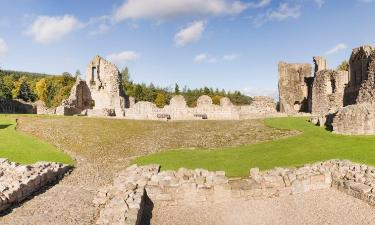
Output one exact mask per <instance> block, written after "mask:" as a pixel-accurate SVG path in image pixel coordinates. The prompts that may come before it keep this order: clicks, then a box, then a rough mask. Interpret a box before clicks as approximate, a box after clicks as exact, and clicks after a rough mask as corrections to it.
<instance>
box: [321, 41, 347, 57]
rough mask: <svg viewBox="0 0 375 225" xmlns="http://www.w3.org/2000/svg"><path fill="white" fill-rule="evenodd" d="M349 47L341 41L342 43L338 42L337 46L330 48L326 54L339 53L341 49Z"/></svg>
mask: <svg viewBox="0 0 375 225" xmlns="http://www.w3.org/2000/svg"><path fill="white" fill-rule="evenodd" d="M347 48H348V46H346V44H344V43H340V44H337V45H336V46H335V47H333V48H331V49H330V50H328V51H327V52H326V53H325V54H326V55H331V54H334V53H337V52H339V51H342V50H345V49H347Z"/></svg>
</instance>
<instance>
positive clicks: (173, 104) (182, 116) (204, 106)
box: [125, 95, 239, 120]
mask: <svg viewBox="0 0 375 225" xmlns="http://www.w3.org/2000/svg"><path fill="white" fill-rule="evenodd" d="M125 118H128V119H144V120H170V119H172V120H201V119H210V120H238V119H239V110H238V107H236V106H233V105H232V103H231V102H230V100H229V99H228V98H222V99H221V101H220V105H214V104H213V103H212V99H211V97H209V96H207V95H203V96H200V97H199V98H198V100H197V107H195V108H190V107H188V106H187V104H186V101H185V98H184V97H183V96H180V95H177V96H174V97H173V98H172V99H171V101H170V104H169V105H166V106H165V107H164V108H158V107H156V105H155V104H154V103H151V102H144V101H141V102H137V103H135V104H134V105H133V106H132V107H130V108H127V109H125Z"/></svg>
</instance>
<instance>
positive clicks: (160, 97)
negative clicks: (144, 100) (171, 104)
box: [154, 93, 167, 108]
mask: <svg viewBox="0 0 375 225" xmlns="http://www.w3.org/2000/svg"><path fill="white" fill-rule="evenodd" d="M154 103H155V105H156V106H157V107H159V108H163V107H164V106H165V105H166V104H167V100H166V97H165V94H164V93H158V94H157V95H156V98H155V102H154Z"/></svg>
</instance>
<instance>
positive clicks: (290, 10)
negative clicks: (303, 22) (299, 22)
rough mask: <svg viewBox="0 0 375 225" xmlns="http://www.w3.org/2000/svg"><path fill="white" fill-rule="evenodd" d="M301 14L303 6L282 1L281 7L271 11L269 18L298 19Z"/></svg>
mask: <svg viewBox="0 0 375 225" xmlns="http://www.w3.org/2000/svg"><path fill="white" fill-rule="evenodd" d="M300 15H301V8H300V6H298V5H295V6H290V5H289V4H288V3H281V4H280V5H279V8H277V9H276V10H274V11H270V13H269V14H268V18H269V19H270V20H274V21H282V20H285V19H288V18H293V19H297V18H298V17H299V16H300Z"/></svg>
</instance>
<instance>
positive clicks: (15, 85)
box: [0, 67, 251, 107]
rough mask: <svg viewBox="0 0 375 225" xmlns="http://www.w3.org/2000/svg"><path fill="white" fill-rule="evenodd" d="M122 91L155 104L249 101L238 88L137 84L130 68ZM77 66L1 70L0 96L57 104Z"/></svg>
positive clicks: (124, 74) (124, 73)
mask: <svg viewBox="0 0 375 225" xmlns="http://www.w3.org/2000/svg"><path fill="white" fill-rule="evenodd" d="M121 73H122V77H123V81H122V86H123V89H124V92H125V94H126V95H128V96H132V97H134V98H135V101H136V102H138V101H148V102H153V103H155V104H156V106H158V107H164V106H165V105H167V104H169V101H170V99H171V98H172V97H173V96H174V95H182V96H184V97H185V100H186V102H187V105H188V106H190V107H195V106H196V105H197V99H198V98H199V97H200V96H202V95H208V96H210V97H211V98H212V101H213V103H214V104H217V105H219V104H220V99H221V98H222V97H228V98H229V99H230V100H231V101H232V103H233V104H235V105H248V104H250V103H251V98H250V97H249V96H246V95H243V94H242V93H241V92H239V91H234V92H226V91H225V90H219V89H213V88H208V87H204V88H199V89H190V88H187V87H186V86H185V87H183V88H180V86H179V85H178V84H175V86H174V88H165V87H164V88H163V87H158V86H155V85H153V84H152V83H151V84H149V85H146V84H144V83H141V84H138V83H135V82H133V81H132V80H131V79H130V74H129V69H128V68H127V67H126V68H125V69H123V70H122V71H121ZM80 75H81V73H80V71H79V70H77V71H76V73H75V75H72V74H70V73H67V72H64V73H63V74H61V75H50V74H41V73H30V72H20V71H10V70H0V98H3V99H22V100H24V101H26V102H35V101H38V100H40V101H42V102H44V104H45V105H46V106H47V107H57V106H59V105H60V104H61V103H62V101H63V100H64V99H67V98H68V97H69V94H70V90H71V88H72V87H73V85H74V83H75V81H76V77H78V76H80Z"/></svg>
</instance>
